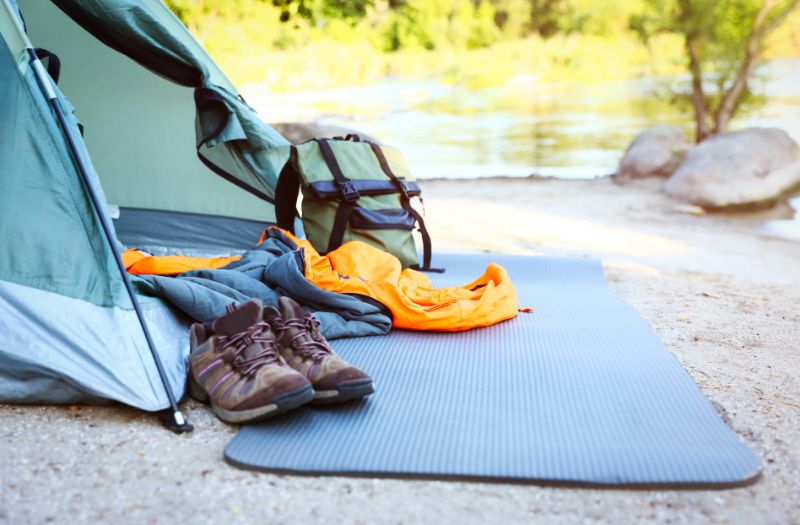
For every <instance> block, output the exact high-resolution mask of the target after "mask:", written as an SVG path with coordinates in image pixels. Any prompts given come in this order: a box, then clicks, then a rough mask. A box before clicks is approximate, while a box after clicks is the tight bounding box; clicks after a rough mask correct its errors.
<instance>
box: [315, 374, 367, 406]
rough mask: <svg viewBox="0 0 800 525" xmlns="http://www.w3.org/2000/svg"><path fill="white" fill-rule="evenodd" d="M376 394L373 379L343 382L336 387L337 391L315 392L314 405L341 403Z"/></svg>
mask: <svg viewBox="0 0 800 525" xmlns="http://www.w3.org/2000/svg"><path fill="white" fill-rule="evenodd" d="M373 392H375V388H374V387H373V385H372V379H354V380H352V381H342V382H341V383H339V384H338V385H336V389H335V390H315V391H314V401H312V404H314V405H327V404H330V403H341V402H343V401H352V400H353V399H360V398H362V397H365V396H368V395H370V394H372V393H373Z"/></svg>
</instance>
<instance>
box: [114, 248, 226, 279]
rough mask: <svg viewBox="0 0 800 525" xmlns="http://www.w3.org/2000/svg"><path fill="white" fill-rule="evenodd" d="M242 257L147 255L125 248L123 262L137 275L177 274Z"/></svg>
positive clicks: (203, 268)
mask: <svg viewBox="0 0 800 525" xmlns="http://www.w3.org/2000/svg"><path fill="white" fill-rule="evenodd" d="M239 259H241V257H240V256H234V257H184V256H183V255H163V256H155V255H147V254H144V253H142V252H140V251H139V250H136V249H131V250H125V252H124V253H123V254H122V262H123V263H124V264H125V269H126V270H128V273H132V274H135V275H177V274H179V273H183V272H188V271H190V270H207V269H216V268H222V267H223V266H227V265H228V264H230V263H232V262H233V261H238V260H239Z"/></svg>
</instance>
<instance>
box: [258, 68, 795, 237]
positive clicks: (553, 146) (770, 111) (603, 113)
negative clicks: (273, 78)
mask: <svg viewBox="0 0 800 525" xmlns="http://www.w3.org/2000/svg"><path fill="white" fill-rule="evenodd" d="M762 69H763V70H762V72H761V75H760V77H759V79H758V80H757V83H758V86H759V90H760V91H761V92H762V93H763V94H764V95H765V97H766V104H764V105H763V106H761V107H760V108H757V109H753V110H749V111H744V112H743V113H742V114H741V115H740V116H739V117H737V118H736V119H735V120H734V125H733V128H734V129H737V128H743V127H750V126H775V127H780V128H783V129H784V130H786V131H787V132H788V133H789V134H790V135H792V137H793V138H794V139H795V140H797V141H798V142H800V59H789V60H779V61H772V62H770V63H768V64H767V65H766V66H764V67H763V68H762ZM677 80H680V79H636V80H625V81H613V82H610V81H604V82H597V83H581V84H576V83H570V84H539V83H537V82H536V81H535V79H534V78H516V79H512V80H511V81H510V82H507V83H506V84H505V85H503V86H500V87H493V88H485V89H472V88H469V87H464V86H459V85H445V84H442V83H439V82H436V81H427V82H407V81H397V80H391V79H389V80H386V81H384V82H382V83H380V84H376V85H371V86H365V87H356V88H340V89H332V90H324V91H323V90H320V91H309V92H302V93H294V94H291V95H279V96H275V95H269V97H268V98H267V97H264V98H261V100H258V99H257V100H254V101H253V102H254V105H255V106H256V107H257V109H259V112H260V113H262V115H264V116H265V117H266V118H267V119H269V120H273V121H278V120H287V119H291V120H297V119H298V118H299V119H304V120H311V119H313V120H318V121H320V122H322V123H327V124H332V125H339V126H345V127H349V128H354V129H357V130H359V131H362V132H364V133H366V134H369V135H371V136H373V137H375V138H377V139H378V140H380V141H382V142H384V143H386V144H391V145H394V146H397V147H399V148H400V149H401V150H402V151H403V154H404V155H405V157H406V158H407V160H408V162H409V164H410V167H411V170H412V173H414V174H415V176H416V177H418V178H433V177H436V178H439V177H446V178H474V177H493V176H512V177H526V176H529V175H533V174H537V175H543V176H555V177H562V178H592V177H598V176H603V175H608V174H610V173H613V172H614V171H615V170H616V166H617V163H618V162H619V159H620V157H621V155H622V152H623V151H624V150H625V148H626V147H627V145H628V144H629V143H630V141H631V140H632V139H633V137H634V136H635V135H636V134H637V133H639V132H640V131H642V130H643V129H645V128H647V127H649V126H652V125H654V124H657V123H668V124H679V125H683V126H686V127H687V128H689V126H688V124H689V123H690V122H691V118H690V116H689V115H688V114H687V113H685V112H682V111H681V109H680V108H678V107H676V106H675V105H673V104H671V103H670V102H669V100H668V97H667V96H664V90H665V89H666V86H667V84H668V83H670V82H675V81H677ZM248 98H250V97H248ZM261 101H263V103H262V102H261ZM287 108H290V109H289V110H288V113H287ZM284 114H286V115H287V116H286V117H285V118H283V115H284ZM790 222H791V221H790ZM798 226H799V225H798V224H797V221H794V224H788V225H787V224H784V223H782V224H781V225H780V226H779V230H780V232H781V233H782V234H796V235H799V236H800V228H798ZM795 230H796V231H795Z"/></svg>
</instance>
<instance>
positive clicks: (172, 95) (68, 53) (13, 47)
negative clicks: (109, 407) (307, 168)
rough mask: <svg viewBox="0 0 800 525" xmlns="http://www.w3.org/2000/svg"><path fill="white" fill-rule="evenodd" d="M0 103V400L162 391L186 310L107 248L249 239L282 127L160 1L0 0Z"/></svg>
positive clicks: (159, 249)
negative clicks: (143, 290)
mask: <svg viewBox="0 0 800 525" xmlns="http://www.w3.org/2000/svg"><path fill="white" fill-rule="evenodd" d="M34 49H39V51H34ZM43 50H47V51H49V53H48V52H47V51H43ZM53 55H55V57H54V56H53ZM37 56H38V57H40V58H41V60H39V59H37V58H36V57H37ZM59 63H60V74H58V72H57V70H58V69H59V67H58V64H59ZM42 65H44V66H46V67H47V70H48V71H47V72H45V71H44V67H40V66H42ZM56 76H57V77H59V78H58V79H57V80H58V82H57V83H56V79H55V78H52V77H56ZM0 108H2V116H0V243H2V245H3V246H2V249H1V250H0V334H2V336H0V402H18V403H19V402H23V403H75V402H98V401H101V400H112V401H119V402H122V403H126V404H129V405H132V406H135V407H138V408H141V409H144V410H148V411H157V410H161V409H164V408H167V407H169V406H170V404H171V403H170V401H171V399H170V398H172V399H173V400H174V399H179V398H180V397H182V395H183V392H184V387H185V385H184V383H185V377H186V355H187V352H188V341H187V335H186V332H187V331H186V326H187V319H186V318H184V317H181V316H179V315H177V314H176V313H175V312H174V310H173V309H171V308H170V307H169V306H167V305H165V304H164V303H163V302H161V301H159V300H156V299H154V298H152V297H138V299H137V295H136V294H135V293H134V294H131V293H130V292H129V288H128V287H127V285H126V282H125V281H126V280H127V279H126V278H123V272H120V271H119V267H118V263H117V260H116V254H115V252H118V251H119V249H120V247H121V246H122V245H126V246H136V247H139V248H142V249H145V250H148V251H151V252H154V253H168V252H169V251H170V250H179V251H181V252H183V253H190V252H191V250H196V251H197V252H202V253H204V254H214V253H222V252H225V253H230V252H231V250H236V249H245V248H247V247H249V246H252V244H253V243H254V241H255V240H256V239H257V237H258V234H259V232H260V230H261V229H262V228H263V227H264V225H265V224H267V223H270V222H271V221H272V220H273V218H274V215H273V213H274V212H273V207H272V205H271V203H270V200H271V199H272V197H273V195H274V186H275V182H276V180H277V176H278V173H279V172H280V169H281V167H282V165H283V164H284V162H285V161H286V158H287V157H288V142H287V141H286V140H285V139H284V138H283V137H282V136H281V135H280V134H278V133H277V132H276V131H275V130H273V129H272V128H270V127H269V126H267V125H266V124H264V123H263V122H262V121H261V120H260V119H259V117H258V115H257V114H256V113H255V112H254V111H253V110H252V109H251V108H250V107H249V106H248V105H247V104H246V103H245V101H244V100H243V99H242V98H241V97H240V96H239V95H238V93H237V92H236V90H235V88H234V87H233V85H232V84H231V83H230V81H229V80H228V79H227V78H226V77H225V76H224V74H223V73H222V72H221V71H220V69H219V68H218V67H217V66H216V65H215V64H214V62H213V61H212V60H211V58H210V57H209V56H208V55H207V54H206V52H205V51H204V50H203V48H202V46H201V45H200V44H199V43H198V42H197V41H196V40H194V38H193V37H192V35H191V34H190V33H189V31H188V30H187V29H186V28H185V27H184V26H183V25H182V24H181V22H180V21H179V20H178V19H177V18H176V17H175V16H174V15H173V14H172V13H171V12H170V10H169V9H168V8H167V7H166V6H165V5H164V4H163V3H162V2H161V1H159V0H142V1H133V0H53V1H52V2H49V1H45V0H19V1H17V0H0ZM93 199H94V201H93ZM134 285H135V283H134ZM137 305H141V308H140V309H139V310H140V311H139V312H138V313H139V314H140V315H139V316H137V311H136V310H135V308H134V306H137ZM139 317H141V319H140V318H139ZM141 321H144V322H141ZM144 327H149V331H150V334H151V336H152V344H150V345H148V341H147V340H146V337H145V330H144ZM159 368H160V370H159ZM172 405H173V408H174V403H172Z"/></svg>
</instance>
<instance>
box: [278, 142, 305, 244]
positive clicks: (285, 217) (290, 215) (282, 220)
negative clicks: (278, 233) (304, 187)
mask: <svg viewBox="0 0 800 525" xmlns="http://www.w3.org/2000/svg"><path fill="white" fill-rule="evenodd" d="M295 156H296V150H295V147H294V146H292V153H291V156H290V157H289V160H288V161H286V164H284V166H283V169H282V170H281V174H280V176H279V177H278V184H277V185H276V186H275V223H276V224H277V225H278V227H279V228H282V229H284V230H287V231H289V232H291V233H294V219H295V217H297V216H298V215H300V214H299V213H297V196H298V195H299V194H300V174H299V173H298V171H297V166H296V164H295Z"/></svg>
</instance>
